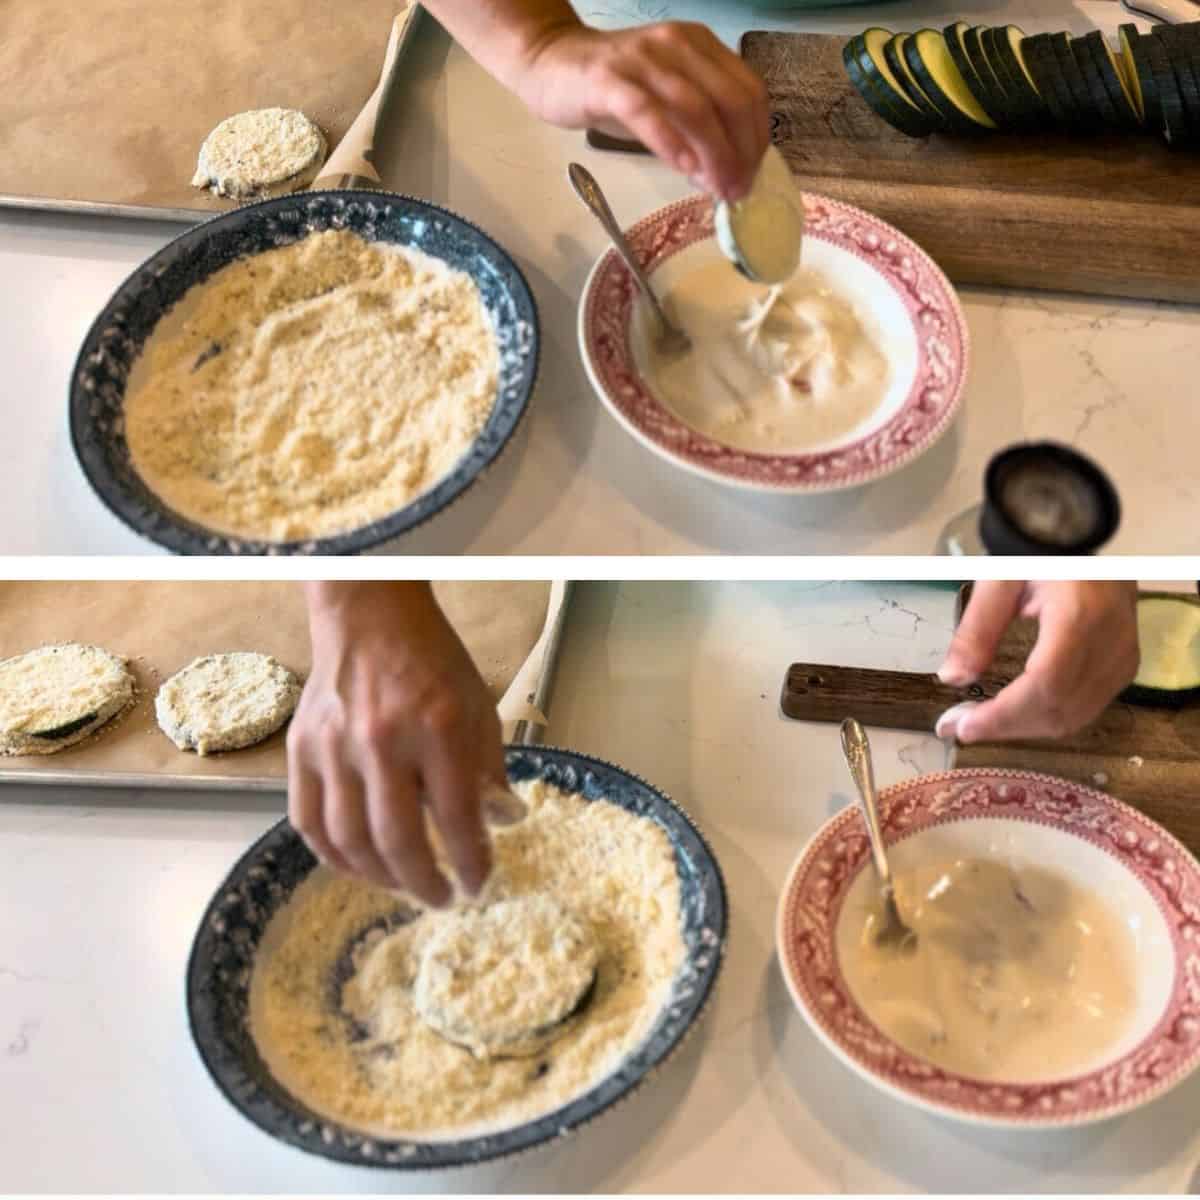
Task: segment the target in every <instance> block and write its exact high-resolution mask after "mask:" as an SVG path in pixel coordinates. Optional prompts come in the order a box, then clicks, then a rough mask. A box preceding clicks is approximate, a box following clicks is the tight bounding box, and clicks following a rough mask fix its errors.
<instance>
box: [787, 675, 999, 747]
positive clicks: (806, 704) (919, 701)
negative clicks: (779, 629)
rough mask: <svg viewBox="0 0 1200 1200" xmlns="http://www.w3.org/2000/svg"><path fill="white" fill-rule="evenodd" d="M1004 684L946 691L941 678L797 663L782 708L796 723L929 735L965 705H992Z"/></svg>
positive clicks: (988, 682) (996, 682) (987, 681)
mask: <svg viewBox="0 0 1200 1200" xmlns="http://www.w3.org/2000/svg"><path fill="white" fill-rule="evenodd" d="M1001 687H1003V683H1002V682H1001V681H999V680H995V679H983V680H981V681H980V682H979V683H976V684H972V685H971V686H970V687H968V688H956V687H947V686H946V684H944V683H942V682H941V680H939V679H938V677H937V676H936V675H917V674H914V673H911V672H906V671H874V670H867V669H864V668H861V667H833V666H826V665H823V664H818V663H792V665H791V666H790V667H788V670H787V675H786V677H785V678H784V681H783V694H782V696H781V697H780V707H781V708H782V710H783V714H784V716H786V717H791V718H792V719H793V720H796V721H841V720H842V719H843V718H845V717H857V718H858V720H860V721H861V722H862V723H863V724H864V725H876V726H880V727H882V728H884V729H912V730H917V731H919V732H922V733H930V732H932V730H933V727H934V724H935V723H936V721H937V719H938V717H940V716H941V715H942V713H944V712H945V711H946V709H948V708H950V707H951V706H952V705H954V704H961V703H962V702H963V701H964V700H988V699H991V698H992V697H993V696H994V695H995V694H996V693H997V692H998V691H999V690H1000V689H1001Z"/></svg>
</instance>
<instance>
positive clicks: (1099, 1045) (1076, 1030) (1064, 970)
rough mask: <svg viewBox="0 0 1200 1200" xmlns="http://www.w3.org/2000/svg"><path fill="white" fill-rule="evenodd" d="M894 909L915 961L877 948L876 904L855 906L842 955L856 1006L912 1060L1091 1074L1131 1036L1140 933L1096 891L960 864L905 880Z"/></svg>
mask: <svg viewBox="0 0 1200 1200" xmlns="http://www.w3.org/2000/svg"><path fill="white" fill-rule="evenodd" d="M896 898H897V903H898V904H899V907H900V911H901V913H902V914H903V916H904V920H905V921H906V922H907V923H908V924H909V925H911V926H912V928H913V929H914V930H915V931H916V934H917V950H916V952H915V953H912V954H902V953H897V952H895V951H888V950H885V949H882V948H880V947H878V946H876V945H875V940H874V933H875V929H876V927H877V923H878V921H879V919H880V914H879V913H878V912H877V911H876V910H875V908H874V903H875V899H874V897H873V896H872V897H871V899H870V900H869V901H868V900H867V899H865V898H856V905H857V907H856V909H855V911H853V912H850V913H848V914H847V916H846V918H845V919H844V921H843V923H842V927H843V929H845V930H847V931H848V933H847V937H846V939H845V940H841V941H840V943H839V948H838V949H839V958H840V960H841V966H842V971H843V973H844V975H845V978H846V981H847V983H848V984H849V987H850V990H851V992H852V993H853V995H854V997H855V999H856V1000H857V1001H858V1003H859V1004H860V1005H861V1006H862V1008H863V1010H864V1011H865V1012H866V1014H867V1016H868V1017H870V1018H871V1020H872V1021H874V1022H875V1024H876V1025H878V1026H879V1028H880V1029H882V1030H883V1031H884V1033H886V1034H887V1035H888V1036H889V1037H890V1038H892V1039H893V1040H894V1041H895V1042H897V1043H898V1044H899V1045H901V1046H903V1047H904V1048H905V1049H906V1050H908V1051H910V1052H911V1053H913V1054H915V1055H918V1056H919V1057H921V1058H924V1059H927V1060H929V1061H931V1062H933V1063H936V1064H937V1065H938V1066H940V1067H943V1068H945V1069H947V1070H950V1071H954V1072H957V1073H959V1074H963V1075H968V1076H972V1077H975V1078H981V1079H996V1080H1005V1081H1019V1082H1024V1081H1029V1082H1033V1081H1036V1080H1043V1079H1052V1078H1062V1077H1064V1076H1069V1075H1071V1074H1074V1073H1076V1072H1078V1071H1080V1070H1084V1069H1087V1068H1089V1067H1093V1066H1095V1065H1096V1064H1097V1063H1098V1062H1099V1061H1101V1060H1102V1059H1103V1058H1104V1057H1105V1055H1106V1053H1107V1052H1109V1051H1110V1050H1111V1049H1112V1048H1113V1047H1114V1046H1115V1045H1116V1044H1117V1043H1118V1042H1120V1040H1121V1039H1122V1037H1123V1036H1124V1035H1125V1034H1126V1032H1127V1030H1128V1028H1129V1026H1130V1024H1131V1022H1132V1019H1133V1016H1134V1013H1135V1009H1136V1004H1137V989H1136V981H1135V978H1134V962H1135V953H1134V950H1135V947H1134V942H1133V936H1132V934H1131V932H1130V931H1129V929H1128V928H1127V927H1126V926H1125V925H1124V924H1122V922H1121V921H1120V920H1119V919H1118V917H1117V916H1116V915H1115V914H1114V913H1113V912H1112V911H1111V910H1110V909H1109V908H1108V907H1107V906H1106V905H1105V903H1104V901H1103V899H1102V898H1101V897H1100V896H1099V895H1098V894H1096V893H1093V892H1091V891H1089V890H1087V889H1084V888H1081V887H1079V886H1078V885H1076V884H1075V883H1073V882H1072V881H1071V880H1069V879H1068V878H1067V877H1066V876H1063V875H1058V874H1055V873H1053V872H1050V871H1046V870H1042V869H1035V868H1021V869H1016V868H1013V867H1010V866H1008V865H1007V864H1005V863H1002V862H998V861H994V860H989V859H983V858H960V859H955V860H953V861H950V862H946V861H942V862H935V863H932V864H930V865H923V866H921V867H920V868H918V869H914V870H910V871H907V872H901V873H900V874H899V875H898V876H897V878H896ZM855 934H856V935H857V937H855V939H854V940H853V941H851V940H850V937H851V936H853V935H855Z"/></svg>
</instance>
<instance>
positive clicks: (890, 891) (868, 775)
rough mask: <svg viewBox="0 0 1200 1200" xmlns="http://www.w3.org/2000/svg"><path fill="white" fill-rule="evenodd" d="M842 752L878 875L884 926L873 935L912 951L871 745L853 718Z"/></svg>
mask: <svg viewBox="0 0 1200 1200" xmlns="http://www.w3.org/2000/svg"><path fill="white" fill-rule="evenodd" d="M842 753H843V754H844V755H845V756H846V765H847V766H848V767H849V768H850V776H851V778H852V779H853V780H854V783H855V786H856V787H857V788H858V796H859V800H860V801H861V803H862V812H863V820H864V822H865V824H866V826H867V836H868V837H869V838H870V839H871V857H872V858H873V859H874V861H875V874H876V875H877V876H878V877H879V896H880V899H881V900H882V901H883V925H882V927H881V928H880V929H879V930H878V931H877V932H876V934H875V944H876V945H877V946H882V947H885V948H887V949H890V950H901V951H904V952H905V953H911V952H912V951H914V950H915V949H916V948H917V935H916V934H915V933H914V932H913V931H912V929H910V928H909V926H907V925H905V923H904V921H903V920H902V919H901V917H900V910H899V909H898V908H897V907H896V892H895V888H894V887H893V885H892V872H891V868H890V867H889V866H888V860H887V853H886V852H885V851H884V848H883V831H882V830H881V829H880V827H879V809H878V806H877V805H876V802H875V771H874V769H873V768H872V766H871V744H870V742H868V741H867V731H866V730H865V729H863V727H862V726H861V725H860V724H859V723H858V722H857V721H856V720H855V719H854V718H853V717H847V718H846V719H845V720H844V721H843V722H842Z"/></svg>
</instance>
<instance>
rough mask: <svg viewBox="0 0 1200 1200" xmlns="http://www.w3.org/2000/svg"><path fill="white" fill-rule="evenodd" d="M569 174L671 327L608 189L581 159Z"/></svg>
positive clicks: (639, 284)
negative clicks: (610, 203) (606, 192)
mask: <svg viewBox="0 0 1200 1200" xmlns="http://www.w3.org/2000/svg"><path fill="white" fill-rule="evenodd" d="M567 177H568V178H569V179H570V181H571V187H573V188H574V189H575V195H577V196H578V197H579V198H580V200H582V201H583V202H584V204H586V205H587V207H588V209H589V210H590V211H591V213H592V216H594V217H595V218H596V220H597V221H599V222H600V224H601V225H602V226H603V227H604V232H605V233H607V234H608V236H609V238H610V239H611V241H612V244H613V246H614V248H615V249H616V251H617V253H618V254H619V255H620V256H621V261H622V262H623V263H624V264H625V265H626V266H627V267H628V268H629V271H630V273H631V274H632V275H633V277H634V279H636V280H637V282H638V286H639V287H640V288H641V289H642V291H643V292H644V293H645V295H646V299H648V300H649V301H650V303H651V304H652V305H653V306H654V311H655V313H656V314H657V315H658V318H659V320H661V321H662V323H663V324H664V325H665V326H666V327H667V328H668V329H671V328H673V326H672V324H671V321H670V320H669V318H668V317H667V314H666V313H665V312H663V308H662V305H661V304H659V302H658V297H657V296H656V295H655V294H654V289H653V288H652V287H651V286H650V280H649V279H647V278H646V272H645V271H643V270H642V265H641V263H639V262H638V261H637V259H636V258H634V255H633V250H632V249H630V246H629V243H628V242H627V241H626V240H625V235H624V234H623V233H622V232H621V227H620V225H618V224H617V219H616V217H614V216H613V213H612V209H611V208H609V206H608V201H607V200H606V199H605V198H604V193H603V192H602V191H601V190H600V185H599V184H598V183H597V182H596V180H595V178H594V177H593V176H592V173H591V171H589V170H588V169H587V167H585V166H582V165H581V164H580V163H571V164H570V166H568V167H567Z"/></svg>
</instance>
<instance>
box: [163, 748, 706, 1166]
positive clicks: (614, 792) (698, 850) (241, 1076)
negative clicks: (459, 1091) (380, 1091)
mask: <svg viewBox="0 0 1200 1200" xmlns="http://www.w3.org/2000/svg"><path fill="white" fill-rule="evenodd" d="M508 773H509V777H510V778H511V779H513V780H516V781H520V780H527V779H534V778H542V779H545V780H546V781H547V782H548V783H551V784H553V785H554V786H555V787H559V788H562V789H563V790H564V791H568V792H572V793H576V794H578V795H581V796H583V797H584V798H585V799H586V800H590V801H592V802H594V803H599V804H617V805H620V807H621V808H624V809H627V810H629V811H630V812H634V813H637V814H638V815H640V816H644V817H648V818H649V819H650V820H652V821H656V822H657V823H658V824H659V825H661V826H662V828H663V829H664V830H665V831H666V833H667V836H668V837H669V838H670V839H671V844H672V845H673V846H674V847H675V860H676V865H677V867H678V869H679V880H680V884H681V889H682V898H683V926H684V929H683V935H684V942H685V945H686V948H687V960H686V962H685V964H684V966H683V967H682V968H681V970H680V972H679V975H678V977H677V979H676V981H675V987H674V990H673V992H672V995H671V997H670V1000H669V1002H668V1003H667V1006H666V1007H665V1008H664V1010H663V1012H662V1013H661V1015H660V1016H659V1019H658V1021H657V1022H656V1023H655V1025H654V1027H653V1029H652V1030H651V1031H650V1034H649V1036H648V1037H647V1039H646V1041H645V1042H644V1043H643V1044H642V1046H641V1047H640V1048H639V1049H638V1051H637V1052H636V1053H635V1054H633V1055H632V1056H631V1057H630V1058H628V1059H627V1060H626V1061H625V1062H624V1063H622V1064H621V1066H620V1068H619V1069H618V1070H617V1071H615V1072H614V1073H613V1074H612V1075H610V1076H608V1078H606V1079H604V1080H602V1081H601V1082H600V1083H599V1084H597V1085H596V1086H595V1087H594V1088H593V1089H592V1090H591V1091H590V1092H587V1093H586V1094H585V1095H583V1096H580V1097H579V1098H578V1099H577V1100H573V1101H572V1102H571V1103H570V1104H568V1105H566V1106H565V1107H564V1108H561V1109H559V1110H558V1111H557V1112H553V1113H550V1114H549V1115H548V1116H545V1117H541V1118H539V1119H538V1120H535V1121H530V1122H527V1123H526V1124H524V1125H520V1126H517V1127H516V1128H513V1129H508V1130H504V1131H501V1132H498V1133H489V1134H487V1135H486V1136H477V1137H467V1138H463V1139H461V1140H458V1141H436V1142H423V1141H413V1140H409V1139H406V1138H395V1139H384V1138H379V1137H374V1136H366V1135H364V1134H362V1133H360V1132H356V1131H355V1130H353V1129H350V1128H347V1127H345V1126H342V1125H340V1124H337V1123H335V1122H331V1121H329V1120H327V1119H325V1118H324V1117H320V1116H317V1115H316V1114H314V1113H312V1112H310V1111H309V1110H308V1109H306V1108H305V1107H304V1105H303V1104H301V1103H300V1102H299V1101H297V1100H296V1099H294V1098H293V1097H292V1096H290V1095H289V1094H288V1093H287V1092H286V1091H285V1090H284V1089H283V1088H282V1087H281V1086H280V1085H279V1084H278V1083H276V1082H275V1080H274V1079H273V1078H272V1077H271V1075H270V1073H269V1072H268V1071H267V1068H266V1066H265V1065H264V1064H263V1062H262V1059H261V1058H260V1057H259V1055H258V1051H257V1049H256V1048H255V1045H254V1040H253V1038H252V1037H251V1035H250V1030H249V1024H248V1007H249V987H250V974H251V971H252V970H253V966H254V956H255V953H256V950H257V947H258V943H259V940H260V938H261V937H262V935H263V932H264V930H265V929H266V927H267V923H268V922H269V921H270V919H271V917H272V915H273V914H274V913H275V912H276V911H277V910H278V909H279V908H280V906H281V905H283V904H284V903H285V902H286V901H287V899H288V897H289V896H291V894H292V892H293V891H294V890H295V888H296V887H297V885H298V884H299V883H300V882H301V881H302V880H303V879H304V878H305V876H306V875H308V873H309V872H310V871H311V870H312V869H313V867H314V865H315V860H314V858H313V857H312V855H311V854H310V853H309V852H308V850H307V849H306V848H305V847H304V844H303V843H302V842H301V841H300V838H299V837H298V836H297V834H296V833H295V832H294V831H293V830H292V828H291V826H290V825H289V824H288V823H287V822H286V821H281V822H280V823H279V824H278V825H276V826H274V827H273V828H272V829H270V830H269V831H268V832H267V833H266V834H264V835H263V836H262V837H261V838H259V840H258V841H257V842H255V844H254V845H253V846H251V847H250V849H249V850H248V851H247V852H246V853H245V854H244V855H243V856H242V858H241V859H240V860H239V861H238V863H237V864H236V865H235V866H234V868H233V870H232V871H231V872H230V875H229V878H228V879H226V880H225V882H224V883H223V884H222V885H221V886H220V888H218V890H217V894H216V895H215V896H214V898H213V900H212V902H211V903H210V904H209V906H208V909H207V911H206V912H205V914H204V918H203V920H202V921H201V922H200V929H199V931H198V933H197V934H196V940H195V943H194V944H193V946H192V954H191V960H190V961H189V963H188V972H187V1005H188V1017H189V1021H190V1024H191V1030H192V1036H193V1038H194V1039H195V1042H196V1046H197V1047H198V1049H199V1051H200V1056H201V1058H202V1059H203V1060H204V1064H205V1066H206V1067H207V1068H208V1071H209V1073H210V1075H211V1076H212V1078H213V1080H214V1082H215V1083H216V1084H217V1086H218V1087H219V1088H220V1089H221V1091H222V1092H223V1093H224V1094H225V1096H226V1097H227V1099H228V1100H229V1101H230V1102H231V1103H232V1104H233V1105H234V1107H235V1108H237V1109H238V1110H239V1111H240V1112H241V1113H242V1114H243V1115H244V1116H246V1117H248V1118H249V1119H250V1120H251V1121H253V1122H254V1123H255V1124H256V1125H257V1126H258V1127H259V1128H260V1129H263V1130H265V1131H266V1132H267V1133H269V1134H271V1135H272V1136H273V1137H276V1138H278V1139H279V1140H280V1141H283V1142H287V1143H288V1144H289V1145H292V1146H296V1147H298V1148H299V1149H301V1150H306V1151H308V1152H309V1153H310V1154H319V1155H322V1156H323V1157H325V1158H331V1159H334V1160H336V1161H338V1162H345V1163H353V1164H355V1165H358V1166H373V1167H390V1168H400V1169H405V1170H414V1171H428V1170H434V1169H439V1168H446V1167H462V1166H473V1165H475V1164H478V1163H481V1162H485V1161H487V1160H489V1159H495V1158H502V1157H505V1156H507V1155H511V1154H517V1153H520V1152H522V1151H525V1150H530V1149H532V1148H533V1147H535V1146H538V1145H541V1144H542V1143H544V1142H549V1141H552V1140H553V1139H554V1138H557V1137H562V1136H564V1135H565V1134H567V1133H570V1132H572V1131H573V1130H576V1129H578V1128H579V1127H580V1126H582V1125H585V1124H586V1123H587V1122H589V1121H591V1120H592V1119H593V1118H595V1117H597V1116H599V1115H600V1113H602V1112H604V1111H605V1110H606V1109H609V1108H611V1107H612V1106H613V1105H615V1104H616V1103H617V1102H618V1101H620V1100H623V1099H625V1098H627V1097H628V1096H629V1095H630V1094H631V1093H632V1092H633V1091H634V1090H635V1089H636V1088H637V1087H639V1086H640V1085H641V1084H642V1083H644V1082H645V1081H646V1080H647V1079H648V1078H649V1076H650V1075H651V1073H652V1072H653V1071H654V1070H655V1069H656V1068H658V1067H659V1066H661V1065H662V1064H663V1063H664V1062H665V1061H666V1060H667V1058H668V1057H669V1056H670V1055H671V1054H672V1053H673V1052H674V1051H675V1050H676V1049H677V1048H678V1047H679V1046H680V1045H681V1043H682V1042H683V1040H684V1037H685V1035H686V1034H687V1033H688V1032H689V1030H690V1029H691V1028H692V1027H693V1025H694V1023H695V1021H696V1020H697V1018H698V1017H699V1016H700V1014H701V1013H702V1012H703V1010H704V1007H705V1005H706V1004H707V1002H708V1000H709V997H710V996H711V994H712V990H713V985H714V984H715V982H716V978H717V974H718V972H719V970H720V966H721V961H722V958H723V956H724V952H725V944H726V937H727V917H726V899H725V884H724V881H723V879H722V877H721V869H720V867H719V866H718V865H717V861H716V859H715V858H714V856H713V853H712V851H711V850H710V849H709V846H708V844H707V843H706V842H705V840H704V838H703V836H702V835H701V834H700V832H699V830H697V829H696V827H695V825H693V824H692V822H691V820H690V819H689V818H688V817H687V815H686V814H685V813H684V812H683V811H682V809H680V808H679V807H678V806H677V805H675V804H674V803H673V802H672V801H671V800H669V799H668V798H667V797H666V796H665V795H663V793H662V792H660V791H658V790H657V789H655V788H653V787H651V786H650V785H649V784H648V783H645V782H643V781H642V780H640V779H637V778H636V777H634V776H633V775H630V774H628V773H627V772H625V771H622V770H621V769H620V768H618V767H614V766H611V765H609V764H607V763H603V762H600V761H599V760H598V759H594V758H589V757H588V756H587V755H583V754H576V753H574V752H572V751H569V750H554V749H549V748H546V747H537V748H536V749H528V748H519V749H510V750H509V752H508Z"/></svg>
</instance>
